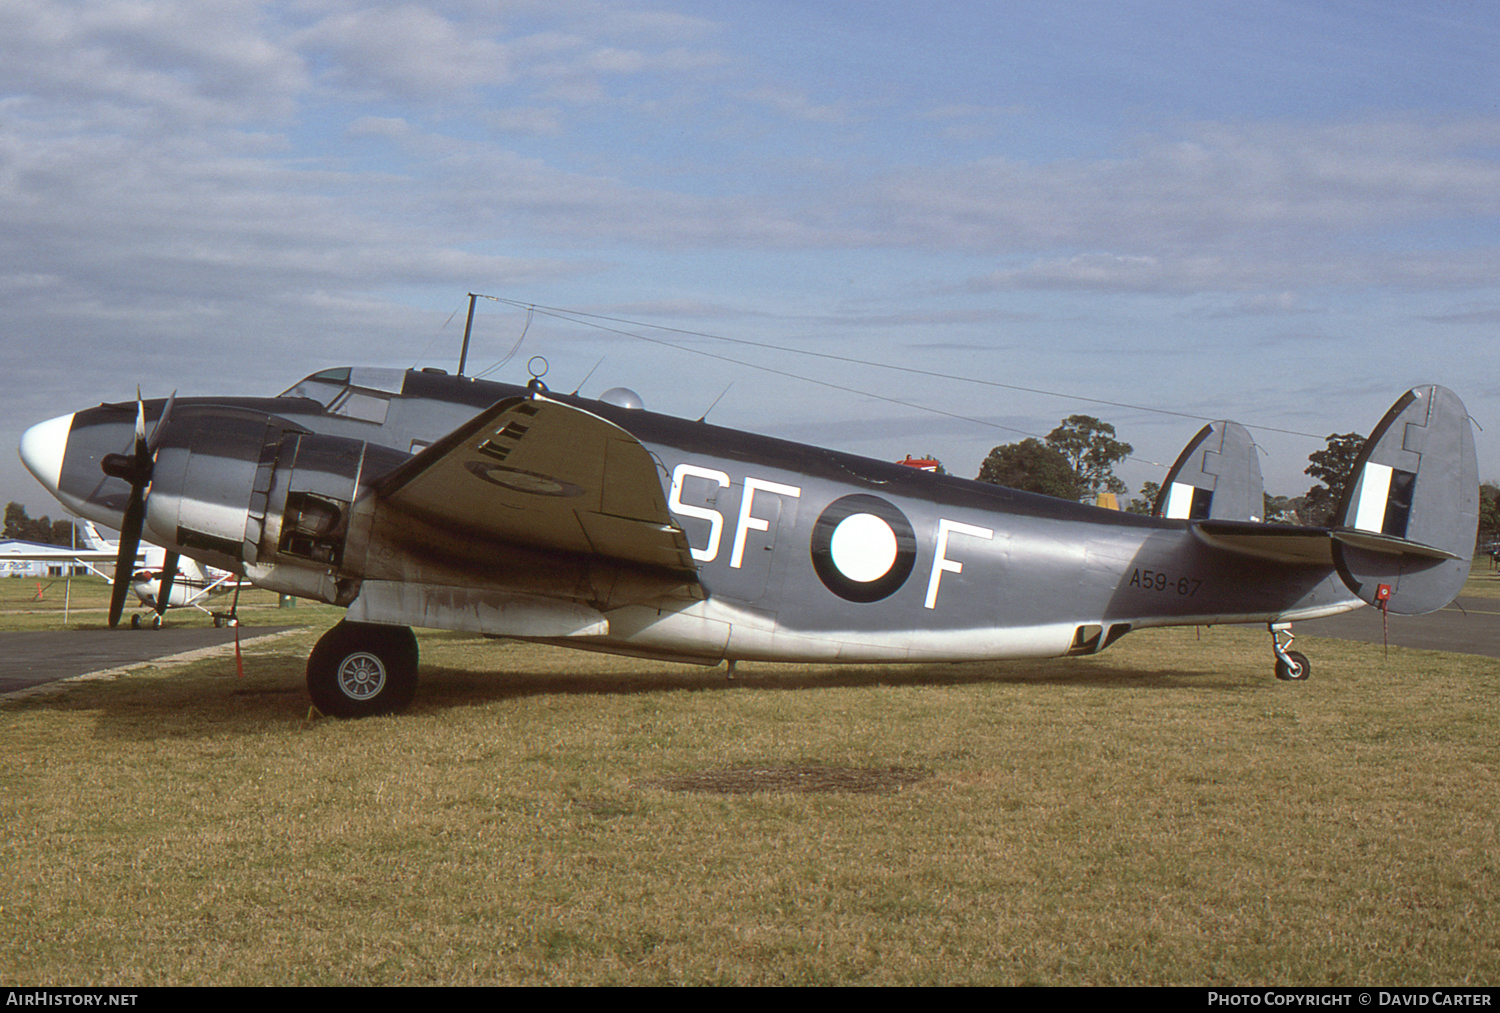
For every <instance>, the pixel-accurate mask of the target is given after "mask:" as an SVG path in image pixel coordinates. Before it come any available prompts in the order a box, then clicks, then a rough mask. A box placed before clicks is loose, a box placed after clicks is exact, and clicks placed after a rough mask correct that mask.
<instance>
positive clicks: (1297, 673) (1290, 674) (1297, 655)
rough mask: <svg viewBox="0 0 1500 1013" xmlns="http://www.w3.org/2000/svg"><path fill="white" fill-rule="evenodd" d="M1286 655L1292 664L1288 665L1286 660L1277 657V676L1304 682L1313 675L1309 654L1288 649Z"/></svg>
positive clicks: (1286, 680) (1285, 680) (1291, 680)
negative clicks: (1308, 658)
mask: <svg viewBox="0 0 1500 1013" xmlns="http://www.w3.org/2000/svg"><path fill="white" fill-rule="evenodd" d="M1286 656H1287V661H1290V662H1291V664H1290V665H1288V664H1287V663H1286V661H1282V660H1281V659H1280V658H1277V659H1276V678H1278V679H1281V680H1282V681H1284V682H1302V681H1303V680H1305V679H1306V678H1307V677H1308V676H1309V675H1312V662H1310V661H1308V660H1307V655H1305V654H1303V653H1302V652H1301V651H1287V652H1286Z"/></svg>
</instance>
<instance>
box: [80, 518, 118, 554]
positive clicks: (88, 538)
mask: <svg viewBox="0 0 1500 1013" xmlns="http://www.w3.org/2000/svg"><path fill="white" fill-rule="evenodd" d="M83 541H84V544H85V545H87V546H88V547H89V548H91V549H93V550H94V551H96V552H113V551H115V548H116V547H115V546H114V545H111V544H110V543H109V542H106V541H105V540H104V536H103V535H101V534H99V529H98V528H96V527H94V522H93V521H84V522H83Z"/></svg>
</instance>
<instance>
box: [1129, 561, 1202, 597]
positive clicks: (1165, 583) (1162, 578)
mask: <svg viewBox="0 0 1500 1013" xmlns="http://www.w3.org/2000/svg"><path fill="white" fill-rule="evenodd" d="M1129 586H1130V587H1138V588H1140V589H1141V590H1143V591H1161V592H1167V591H1175V592H1176V593H1178V594H1180V595H1182V596H1183V597H1184V598H1191V597H1192V596H1193V595H1195V594H1197V593H1198V588H1200V587H1202V586H1203V581H1201V580H1199V579H1198V578H1197V577H1171V576H1168V575H1167V573H1166V572H1164V571H1162V570H1142V569H1139V568H1137V569H1136V570H1135V571H1134V572H1132V573H1131V575H1130V584H1129Z"/></svg>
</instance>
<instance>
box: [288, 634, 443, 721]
mask: <svg viewBox="0 0 1500 1013" xmlns="http://www.w3.org/2000/svg"><path fill="white" fill-rule="evenodd" d="M307 692H308V693H309V695H311V696H312V701H313V706H315V707H317V708H318V710H320V711H322V712H323V713H324V714H327V715H330V716H331V717H340V718H363V717H371V716H373V715H376V714H395V713H397V712H399V711H402V710H405V709H406V707H407V705H408V704H410V703H411V700H412V697H413V696H415V695H416V692H417V638H416V637H415V636H413V635H412V632H411V627H409V626H383V625H380V624H377V623H353V622H349V621H347V620H346V621H344V622H341V623H339V624H338V625H337V626H335V627H334V628H333V629H331V630H329V631H328V632H327V633H325V634H323V637H322V639H320V640H319V641H318V643H317V646H315V647H314V648H313V649H312V654H310V655H308V658H307Z"/></svg>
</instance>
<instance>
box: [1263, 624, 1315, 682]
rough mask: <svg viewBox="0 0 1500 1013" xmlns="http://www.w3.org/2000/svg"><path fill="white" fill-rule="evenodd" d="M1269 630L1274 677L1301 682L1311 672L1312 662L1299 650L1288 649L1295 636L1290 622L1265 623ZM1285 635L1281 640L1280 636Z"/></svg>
mask: <svg viewBox="0 0 1500 1013" xmlns="http://www.w3.org/2000/svg"><path fill="white" fill-rule="evenodd" d="M1266 626H1267V628H1268V629H1270V631H1271V651H1272V652H1273V653H1274V654H1275V655H1276V678H1278V679H1281V680H1282V681H1283V682H1302V681H1303V680H1305V679H1306V678H1307V677H1308V676H1309V675H1311V674H1312V662H1310V661H1308V660H1307V655H1305V654H1303V653H1302V652H1301V651H1289V650H1287V648H1288V647H1290V646H1291V645H1292V641H1293V640H1295V639H1296V638H1295V637H1293V636H1292V624H1291V623H1267V624H1266ZM1283 636H1284V637H1286V639H1285V640H1282V639H1281V638H1282V637H1283Z"/></svg>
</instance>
